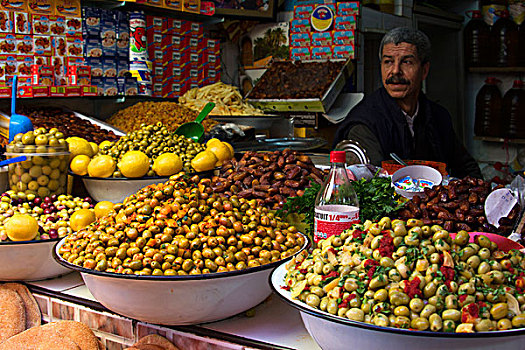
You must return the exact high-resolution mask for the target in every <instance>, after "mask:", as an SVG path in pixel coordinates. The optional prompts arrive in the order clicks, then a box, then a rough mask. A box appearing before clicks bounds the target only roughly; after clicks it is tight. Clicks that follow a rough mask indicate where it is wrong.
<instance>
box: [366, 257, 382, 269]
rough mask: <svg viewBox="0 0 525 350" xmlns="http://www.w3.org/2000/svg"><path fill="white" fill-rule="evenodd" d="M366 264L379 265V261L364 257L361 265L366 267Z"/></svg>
mask: <svg viewBox="0 0 525 350" xmlns="http://www.w3.org/2000/svg"><path fill="white" fill-rule="evenodd" d="M368 266H379V262H377V261H375V260H372V259H366V260H365V263H364V264H363V267H364V268H365V269H366V268H367V267H368Z"/></svg>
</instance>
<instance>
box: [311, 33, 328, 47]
mask: <svg viewBox="0 0 525 350" xmlns="http://www.w3.org/2000/svg"><path fill="white" fill-rule="evenodd" d="M311 37H312V46H332V43H333V39H332V33H330V32H313V33H312V34H311Z"/></svg>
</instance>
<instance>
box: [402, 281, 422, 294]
mask: <svg viewBox="0 0 525 350" xmlns="http://www.w3.org/2000/svg"><path fill="white" fill-rule="evenodd" d="M420 283H421V280H420V279H419V277H414V279H413V280H412V281H406V283H405V288H404V291H405V293H406V294H407V295H408V296H409V297H410V299H412V298H414V297H415V296H416V295H417V296H421V295H423V294H422V293H421V289H419V284H420Z"/></svg>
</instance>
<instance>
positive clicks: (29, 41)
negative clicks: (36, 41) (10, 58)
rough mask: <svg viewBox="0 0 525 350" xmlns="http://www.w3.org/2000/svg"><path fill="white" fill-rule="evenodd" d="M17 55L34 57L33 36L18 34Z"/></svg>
mask: <svg viewBox="0 0 525 350" xmlns="http://www.w3.org/2000/svg"><path fill="white" fill-rule="evenodd" d="M15 36H16V53H17V54H19V55H33V54H34V49H33V36H32V35H30V34H16V35H15Z"/></svg>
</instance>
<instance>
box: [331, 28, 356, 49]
mask: <svg viewBox="0 0 525 350" xmlns="http://www.w3.org/2000/svg"><path fill="white" fill-rule="evenodd" d="M333 38H334V45H353V44H354V31H353V30H334V32H333Z"/></svg>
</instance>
